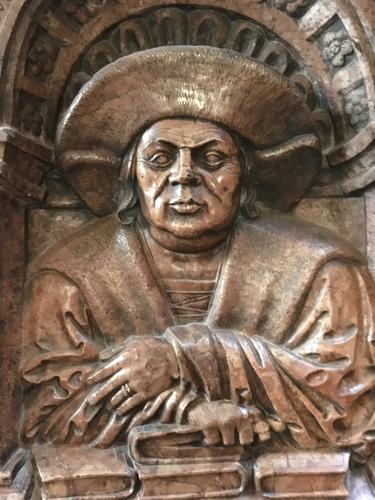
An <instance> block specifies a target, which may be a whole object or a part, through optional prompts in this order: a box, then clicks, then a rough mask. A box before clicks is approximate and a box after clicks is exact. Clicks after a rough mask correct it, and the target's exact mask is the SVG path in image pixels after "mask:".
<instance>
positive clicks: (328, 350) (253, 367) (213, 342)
mask: <svg viewBox="0 0 375 500" xmlns="http://www.w3.org/2000/svg"><path fill="white" fill-rule="evenodd" d="M280 300H282V297H280ZM374 311H375V292H374V284H373V281H372V279H371V278H370V276H369V275H368V272H367V271H366V269H365V268H364V267H362V266H360V265H357V264H354V263H349V262H341V261H332V262H329V263H327V264H326V265H325V266H323V268H322V269H321V270H320V272H319V273H318V274H317V276H316V277H315V279H314V280H313V283H312V285H311V287H310V289H309V290H308V292H307V294H306V298H305V301H304V305H303V307H302V309H301V311H300V313H299V315H298V317H297V318H296V319H295V321H294V324H293V325H291V327H290V328H289V329H288V331H286V332H285V335H284V341H283V342H282V343H280V344H278V345H276V344H273V343H271V342H269V341H268V340H267V339H265V338H263V337H262V338H261V337H259V336H256V335H255V336H248V335H246V332H235V331H228V330H219V329H216V330H215V329H212V330H211V332H210V334H209V336H210V342H209V343H208V341H207V328H208V327H207V326H199V325H195V326H194V325H193V326H191V327H189V328H187V330H185V331H184V329H183V327H180V328H179V329H177V331H174V330H173V331H171V332H169V333H167V336H168V337H169V339H170V341H171V343H172V344H173V345H174V348H175V352H176V354H177V356H178V358H179V360H180V370H181V373H182V377H185V378H186V379H187V380H189V381H190V383H191V384H194V385H195V386H196V387H197V388H198V390H200V391H201V392H202V393H203V394H204V395H205V397H206V398H207V399H211V400H215V399H220V398H221V399H231V400H233V401H235V402H237V403H239V404H244V405H256V406H258V407H259V408H260V409H261V410H262V411H263V413H264V414H265V415H267V416H269V417H270V418H273V419H276V420H279V421H281V422H282V423H283V424H284V425H285V427H286V429H287V434H288V436H289V437H288V439H290V441H291V444H294V445H297V446H299V447H303V448H314V447H321V446H327V445H328V446H331V447H351V448H355V449H356V450H357V451H358V452H359V453H362V454H364V455H368V454H369V453H371V451H372V450H373V442H374V434H375V416H374V409H375V396H374V382H375V377H374V375H375V371H374V346H375V344H374ZM199 336H201V337H202V341H201V342H200V341H199V339H198V337H199ZM203 339H205V340H204V341H203ZM208 344H210V345H208ZM215 360H216V362H215ZM213 381H216V382H215V383H214V382H213ZM217 383H219V388H218V386H217ZM218 394H219V396H218Z"/></svg>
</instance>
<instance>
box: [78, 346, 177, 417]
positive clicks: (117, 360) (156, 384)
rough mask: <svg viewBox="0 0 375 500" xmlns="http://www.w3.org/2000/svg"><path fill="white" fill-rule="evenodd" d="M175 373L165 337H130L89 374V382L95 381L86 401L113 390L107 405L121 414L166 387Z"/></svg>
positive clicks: (174, 363) (174, 376) (174, 365)
mask: <svg viewBox="0 0 375 500" xmlns="http://www.w3.org/2000/svg"><path fill="white" fill-rule="evenodd" d="M178 377H179V370H178V364H177V360H176V357H175V354H174V351H173V348H172V347H171V346H170V344H169V343H168V342H167V341H166V340H165V339H162V338H160V337H139V338H134V337H133V338H130V339H129V341H128V342H127V343H126V347H125V348H124V349H123V350H122V351H121V352H120V353H119V354H117V355H115V356H114V357H113V358H111V359H110V361H109V362H107V363H106V364H105V365H104V366H102V367H101V368H99V369H98V370H97V371H96V372H94V373H93V374H92V375H91V376H90V377H89V379H88V381H89V384H98V385H97V387H96V388H95V390H94V392H93V393H92V395H91V396H90V398H89V402H90V404H92V405H95V404H98V403H99V402H100V401H102V400H103V399H104V398H106V397H107V396H108V395H110V394H111V393H113V394H112V397H111V399H110V401H109V406H111V407H112V408H116V413H117V414H119V415H123V414H125V413H127V412H129V411H130V410H132V409H133V408H135V407H136V406H138V405H140V404H142V403H144V402H146V401H149V400H150V399H152V398H154V397H156V396H158V395H159V394H160V393H162V392H163V391H165V390H167V389H169V388H170V387H171V386H172V384H173V381H174V380H175V379H177V378H178ZM102 382H103V383H102Z"/></svg>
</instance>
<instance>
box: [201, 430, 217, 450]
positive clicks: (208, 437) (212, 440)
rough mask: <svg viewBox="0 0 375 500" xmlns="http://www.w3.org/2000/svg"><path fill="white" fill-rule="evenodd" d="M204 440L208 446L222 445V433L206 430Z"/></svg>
mask: <svg viewBox="0 0 375 500" xmlns="http://www.w3.org/2000/svg"><path fill="white" fill-rule="evenodd" d="M203 435H204V440H205V443H206V444H207V445H208V446H214V445H216V444H220V443H221V438H220V433H219V430H218V429H215V428H212V429H204V430H203Z"/></svg>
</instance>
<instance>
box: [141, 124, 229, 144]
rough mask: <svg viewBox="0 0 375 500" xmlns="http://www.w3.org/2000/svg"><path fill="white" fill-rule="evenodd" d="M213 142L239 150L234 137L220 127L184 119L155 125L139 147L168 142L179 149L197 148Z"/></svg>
mask: <svg viewBox="0 0 375 500" xmlns="http://www.w3.org/2000/svg"><path fill="white" fill-rule="evenodd" d="M212 141H215V142H217V143H223V144H226V145H227V146H230V147H231V148H234V149H237V147H236V144H235V142H234V140H233V138H232V136H231V135H230V134H229V133H228V132H227V131H226V130H225V129H224V128H222V127H221V126H220V125H217V124H215V123H212V122H209V121H204V120H190V119H183V118H176V119H168V120H160V121H158V122H156V123H154V124H153V125H152V126H151V127H149V128H148V129H147V130H146V131H145V132H144V133H143V135H142V137H141V140H140V144H139V145H140V146H141V147H147V146H150V145H151V144H154V143H157V142H168V143H170V144H173V145H175V146H177V147H179V148H183V147H188V148H195V147H199V146H202V145H204V144H206V143H208V142H212Z"/></svg>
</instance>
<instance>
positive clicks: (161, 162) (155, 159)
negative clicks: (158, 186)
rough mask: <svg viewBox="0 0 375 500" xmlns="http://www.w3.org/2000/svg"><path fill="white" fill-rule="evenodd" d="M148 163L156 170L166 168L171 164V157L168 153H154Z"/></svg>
mask: <svg viewBox="0 0 375 500" xmlns="http://www.w3.org/2000/svg"><path fill="white" fill-rule="evenodd" d="M150 162H151V163H152V165H153V166H155V167H157V168H167V167H169V166H170V165H171V163H172V162H173V157H172V156H171V155H170V154H169V153H167V152H164V151H163V152H159V153H155V154H154V155H153V156H152V157H151V158H150Z"/></svg>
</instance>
